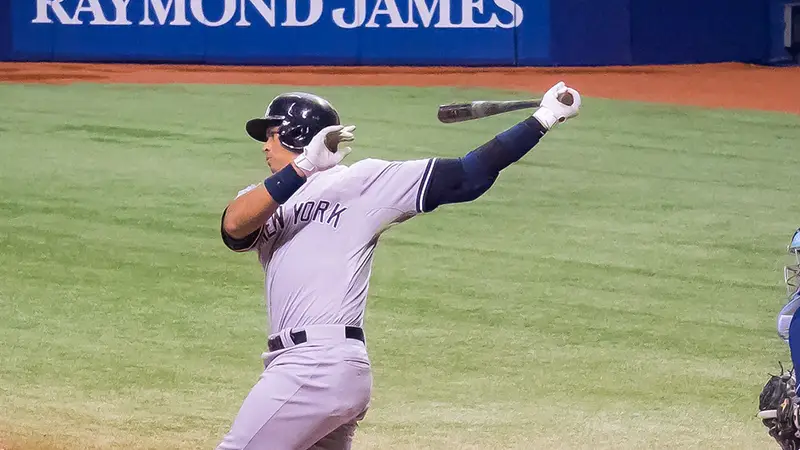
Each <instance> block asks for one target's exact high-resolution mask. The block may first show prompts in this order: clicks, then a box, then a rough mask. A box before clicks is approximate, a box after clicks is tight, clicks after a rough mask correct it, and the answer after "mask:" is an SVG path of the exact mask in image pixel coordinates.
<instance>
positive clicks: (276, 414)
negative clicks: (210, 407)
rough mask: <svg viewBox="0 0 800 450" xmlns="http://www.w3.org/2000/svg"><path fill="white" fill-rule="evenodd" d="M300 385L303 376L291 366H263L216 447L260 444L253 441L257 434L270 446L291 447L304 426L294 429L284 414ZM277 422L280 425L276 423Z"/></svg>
mask: <svg viewBox="0 0 800 450" xmlns="http://www.w3.org/2000/svg"><path fill="white" fill-rule="evenodd" d="M287 369H288V367H287ZM302 386H303V380H302V379H301V378H300V377H298V375H297V374H294V373H292V372H291V370H274V369H267V370H265V371H264V372H263V373H262V374H261V377H260V378H259V380H258V382H257V383H256V384H255V385H254V386H253V388H252V389H251V390H250V392H249V393H248V394H247V397H245V399H244V401H243V402H242V405H241V406H240V407H239V412H238V413H237V415H236V417H235V418H234V420H233V424H232V425H231V428H230V430H229V431H228V433H227V434H226V435H225V437H224V438H223V440H222V442H221V443H220V444H219V446H218V447H217V449H218V450H244V449H248V448H259V444H258V442H254V440H256V438H257V437H260V439H261V440H267V439H268V440H269V442H270V447H271V448H282V449H283V448H285V449H290V448H294V447H295V445H296V441H297V440H299V439H302V438H303V434H304V431H305V430H298V429H296V426H295V425H294V424H292V423H291V421H287V420H286V416H287V415H292V414H293V413H292V411H291V408H292V405H291V401H292V399H293V397H294V396H295V395H297V393H298V392H299V391H300V390H301V388H302ZM286 422H289V423H286ZM298 422H299V421H298ZM278 424H280V426H276V425H278ZM299 425H301V424H300V423H298V424H297V426H299ZM261 447H263V443H262V444H261Z"/></svg>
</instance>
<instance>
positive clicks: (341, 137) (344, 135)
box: [294, 125, 356, 177]
mask: <svg viewBox="0 0 800 450" xmlns="http://www.w3.org/2000/svg"><path fill="white" fill-rule="evenodd" d="M355 129H356V127H355V126H354V125H348V126H344V125H332V126H329V127H326V128H323V129H322V131H320V132H319V133H317V134H316V135H315V136H314V137H313V138H312V139H311V142H309V143H308V145H307V146H306V147H305V148H304V149H303V153H302V154H301V155H300V156H298V157H297V158H295V160H294V164H295V165H296V166H297V167H298V168H300V170H302V171H303V173H305V175H306V177H309V176H311V175H312V174H314V173H316V172H319V171H322V170H328V169H330V168H331V167H334V166H335V165H337V164H339V163H340V162H342V160H343V159H344V158H345V156H347V155H348V154H350V152H351V151H353V149H351V148H350V147H344V148H339V144H341V143H342V142H350V141H352V140H353V139H355V135H353V131H354V130H355Z"/></svg>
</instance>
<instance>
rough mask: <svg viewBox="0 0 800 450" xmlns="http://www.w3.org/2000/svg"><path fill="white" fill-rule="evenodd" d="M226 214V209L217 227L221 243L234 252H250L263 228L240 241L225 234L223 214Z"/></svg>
mask: <svg viewBox="0 0 800 450" xmlns="http://www.w3.org/2000/svg"><path fill="white" fill-rule="evenodd" d="M227 212H228V208H225V211H223V212H222V220H221V222H220V227H219V231H220V234H221V235H222V242H223V243H225V246H226V247H228V248H229V249H231V250H233V251H235V252H246V251H249V250H252V249H253V247H255V245H256V243H257V242H258V238H259V236H260V235H261V231H262V230H263V228H264V227H263V226H261V227H259V228H258V229H257V230H255V231H253V232H252V233H250V234H248V235H247V236H245V237H243V238H241V239H236V238H234V237H232V236H231V235H229V234H228V233H226V232H225V226H224V225H223V224H224V223H225V213H227Z"/></svg>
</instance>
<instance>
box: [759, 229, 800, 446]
mask: <svg viewBox="0 0 800 450" xmlns="http://www.w3.org/2000/svg"><path fill="white" fill-rule="evenodd" d="M788 251H789V254H790V255H792V256H793V257H794V264H790V265H787V266H785V267H784V270H783V273H784V281H785V283H786V292H787V294H788V301H787V302H786V304H785V305H784V307H783V308H782V309H781V312H780V313H778V320H777V327H778V336H780V338H781V339H783V341H784V342H786V343H787V344H788V345H789V352H790V354H791V358H792V365H793V368H792V369H790V370H789V371H788V372H786V373H784V371H783V367H781V374H780V375H772V376H770V378H769V380H768V381H767V383H766V384H765V385H764V388H763V389H762V391H761V395H760V397H759V413H758V416H759V417H760V418H761V420H762V422H763V423H764V425H765V426H766V427H767V429H768V432H769V435H770V436H772V437H773V438H775V440H776V441H777V442H778V444H779V445H780V446H781V449H783V450H798V449H800V397H798V396H799V395H800V389H798V386H797V378H796V376H795V371H794V368H796V367H798V365H800V364H799V363H800V315H799V314H797V311H798V309H799V308H798V307H800V228H799V229H797V230H795V232H794V234H793V235H792V239H791V241H790V242H789V246H788Z"/></svg>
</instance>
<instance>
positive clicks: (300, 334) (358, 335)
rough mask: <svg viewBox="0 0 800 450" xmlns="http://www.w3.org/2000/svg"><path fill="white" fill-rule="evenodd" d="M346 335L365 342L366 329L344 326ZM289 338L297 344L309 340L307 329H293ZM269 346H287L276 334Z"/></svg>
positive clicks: (269, 341)
mask: <svg viewBox="0 0 800 450" xmlns="http://www.w3.org/2000/svg"><path fill="white" fill-rule="evenodd" d="M344 336H345V337H346V338H347V339H358V340H359V341H361V342H364V330H362V329H361V328H359V327H344ZM289 338H290V339H291V340H292V342H294V344H295V345H299V344H302V343H304V342H306V341H307V340H308V337H307V336H306V332H305V330H300V331H292V332H291V333H289ZM267 347H268V348H269V351H271V352H274V351H278V350H283V349H284V348H285V347H284V345H283V341H281V337H280V336H275V337H273V338H272V339H269V340H268V341H267Z"/></svg>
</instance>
